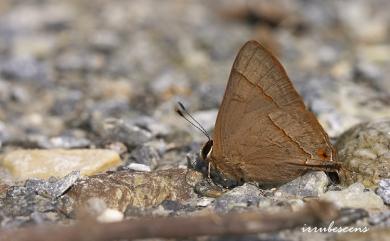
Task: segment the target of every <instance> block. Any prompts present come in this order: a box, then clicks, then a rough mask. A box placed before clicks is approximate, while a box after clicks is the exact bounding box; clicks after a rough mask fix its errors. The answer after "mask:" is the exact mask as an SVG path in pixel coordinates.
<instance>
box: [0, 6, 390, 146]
mask: <svg viewBox="0 0 390 241" xmlns="http://www.w3.org/2000/svg"><path fill="white" fill-rule="evenodd" d="M389 12H390V1H387V0H372V1H365V0H344V1H338V0H329V1H321V0H313V1H309V0H294V1H291V0H276V1H267V0H264V1H222V0H221V1H195V0H194V1H180V0H169V1H157V0H156V1H154V0H142V1H141V0H139V1H123V0H116V1H103V0H95V1H87V0H81V1H76V0H69V1H58V0H57V1H55V0H30V1H19V0H2V1H0V143H3V144H4V143H12V142H23V141H26V140H29V141H30V142H31V140H33V141H35V142H37V141H38V146H39V145H41V144H39V143H42V142H39V141H41V140H46V139H47V138H52V137H56V136H68V137H72V138H73V139H67V140H71V141H76V140H78V141H80V140H81V139H82V138H84V139H90V140H92V141H93V142H94V143H96V141H94V140H95V139H94V138H95V136H99V133H100V131H101V130H102V129H104V125H103V126H102V125H100V124H101V123H102V121H104V120H106V119H107V118H122V119H124V120H128V121H132V122H134V123H137V125H138V126H144V127H145V126H146V127H145V128H147V129H153V128H155V131H156V133H158V134H161V135H165V136H167V139H166V140H168V142H169V139H170V140H171V141H172V140H177V139H176V136H175V135H176V134H177V133H179V132H180V131H183V132H190V133H197V132H196V131H195V130H193V129H191V128H190V127H188V125H187V123H185V121H183V120H181V119H180V118H178V117H177V116H176V115H175V113H174V111H173V110H174V106H175V104H176V101H177V100H181V101H182V102H184V104H185V105H186V106H188V108H189V110H190V111H191V112H192V113H194V115H195V116H196V117H197V118H198V119H199V120H200V121H201V122H202V123H203V124H204V125H205V127H206V128H207V129H212V128H213V126H214V121H215V117H216V114H217V110H218V107H219V104H220V102H221V100H222V96H223V93H224V90H225V86H226V83H227V80H228V76H229V72H230V68H231V66H232V63H233V60H234V57H235V55H236V54H237V52H238V50H239V48H240V47H241V46H242V45H243V44H244V43H245V42H246V41H247V40H250V39H255V40H257V41H259V42H261V43H262V44H263V45H265V46H266V47H267V48H269V49H270V50H271V51H272V52H273V53H274V54H275V55H276V56H277V57H278V58H279V59H280V61H281V62H282V64H283V65H284V66H285V68H286V70H287V73H288V75H289V76H290V79H291V80H292V81H293V82H294V84H295V86H296V88H297V89H298V91H299V92H300V94H301V95H302V96H303V98H304V99H305V102H306V103H307V105H308V106H309V108H310V109H311V110H312V111H313V112H314V113H315V114H316V115H317V116H318V117H319V120H320V122H321V123H322V124H323V125H324V127H325V129H326V130H327V131H328V133H329V134H330V135H331V136H333V137H335V136H337V135H339V134H340V133H342V132H343V131H345V130H346V129H347V128H349V127H350V126H352V125H354V124H356V123H359V122H362V121H367V120H374V119H379V118H384V117H390V108H389V107H390V42H389V37H390V34H389V33H390V15H389ZM162 126H163V127H162ZM176 130H180V131H176ZM196 135H197V134H196ZM100 136H101V135H100ZM45 138H46V139H45ZM199 138H200V137H199ZM84 139H82V140H84ZM204 139H205V138H204V137H202V139H201V140H204ZM71 141H70V142H71ZM28 143H29V142H27V144H26V145H28ZM35 144H36V143H35ZM71 144H72V143H71ZM42 145H43V144H42ZM76 146H77V145H76Z"/></svg>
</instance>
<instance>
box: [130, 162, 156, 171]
mask: <svg viewBox="0 0 390 241" xmlns="http://www.w3.org/2000/svg"><path fill="white" fill-rule="evenodd" d="M127 168H128V169H131V170H134V171H140V172H150V171H151V169H150V167H149V166H147V165H144V164H139V163H130V164H129V165H128V166H127Z"/></svg>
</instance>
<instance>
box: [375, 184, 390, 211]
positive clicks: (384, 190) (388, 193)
mask: <svg viewBox="0 0 390 241" xmlns="http://www.w3.org/2000/svg"><path fill="white" fill-rule="evenodd" d="M376 193H377V194H378V195H379V196H380V197H381V198H382V199H383V201H384V202H385V204H388V205H390V179H382V180H380V181H379V184H378V189H377V190H376Z"/></svg>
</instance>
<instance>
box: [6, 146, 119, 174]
mask: <svg viewBox="0 0 390 241" xmlns="http://www.w3.org/2000/svg"><path fill="white" fill-rule="evenodd" d="M120 162H121V159H120V157H119V155H118V154H117V153H116V152H114V151H111V150H105V149H74V150H64V149H52V150H16V151H12V152H9V153H7V154H5V156H4V157H3V161H2V165H3V166H4V167H5V168H6V169H8V170H9V171H10V172H11V174H12V175H13V176H14V177H15V178H16V179H20V180H26V179H29V178H41V179H47V178H49V177H51V176H54V177H64V176H65V175H67V174H69V173H70V172H72V171H80V174H81V175H93V174H97V173H99V172H104V171H106V170H108V169H109V168H111V167H115V166H117V165H118V164H120Z"/></svg>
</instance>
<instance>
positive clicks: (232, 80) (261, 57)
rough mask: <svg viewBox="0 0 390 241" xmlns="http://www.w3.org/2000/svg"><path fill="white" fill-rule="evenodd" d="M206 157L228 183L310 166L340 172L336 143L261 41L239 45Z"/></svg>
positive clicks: (276, 179)
mask: <svg viewBox="0 0 390 241" xmlns="http://www.w3.org/2000/svg"><path fill="white" fill-rule="evenodd" d="M201 157H202V158H203V160H205V161H206V162H207V163H209V164H210V166H211V168H212V169H213V170H215V171H217V173H219V174H220V175H221V176H222V177H223V179H224V181H225V183H226V181H227V180H229V181H233V182H236V183H242V182H246V181H255V182H259V183H260V184H262V185H276V184H281V183H285V182H288V181H291V180H293V179H295V178H297V177H298V176H300V175H302V174H303V173H305V172H306V171H308V170H323V171H328V172H335V171H337V170H338V169H339V168H340V163H339V162H337V155H336V151H335V149H334V148H333V147H332V144H331V143H330V141H329V138H328V135H327V134H326V132H325V131H324V129H323V128H322V127H321V125H320V124H319V123H318V121H317V119H316V117H315V116H314V114H313V113H311V112H310V111H308V110H307V109H306V107H305V105H304V103H303V100H302V98H301V97H300V95H299V94H298V93H297V91H296V90H295V89H294V87H293V84H292V83H291V81H290V80H289V78H288V76H287V74H286V71H285V70H284V68H283V67H282V65H281V64H280V63H279V61H278V60H277V59H276V58H275V57H274V56H273V55H272V54H271V53H270V52H269V51H268V50H266V49H265V48H264V47H263V46H262V45H260V44H259V43H258V42H256V41H249V42H247V43H246V44H245V45H244V46H243V47H242V48H241V50H240V51H239V53H238V55H237V57H236V59H235V61H234V64H233V67H232V70H231V73H230V77H229V81H228V84H227V87H226V90H225V95H224V97H223V100H222V104H221V107H220V109H219V112H218V116H217V120H216V123H215V129H214V134H213V139H212V140H211V139H210V140H209V141H208V142H207V143H205V145H204V146H203V148H202V150H201Z"/></svg>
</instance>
